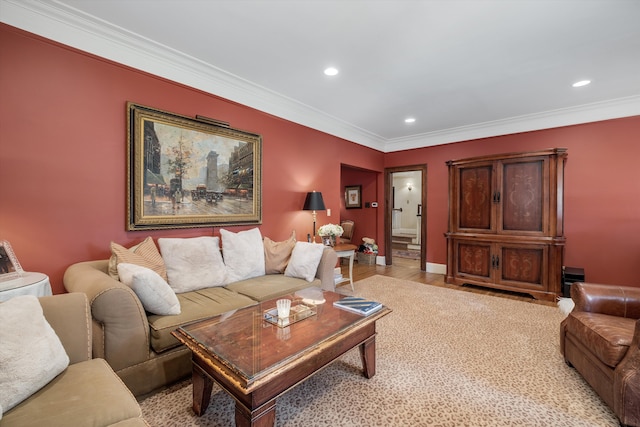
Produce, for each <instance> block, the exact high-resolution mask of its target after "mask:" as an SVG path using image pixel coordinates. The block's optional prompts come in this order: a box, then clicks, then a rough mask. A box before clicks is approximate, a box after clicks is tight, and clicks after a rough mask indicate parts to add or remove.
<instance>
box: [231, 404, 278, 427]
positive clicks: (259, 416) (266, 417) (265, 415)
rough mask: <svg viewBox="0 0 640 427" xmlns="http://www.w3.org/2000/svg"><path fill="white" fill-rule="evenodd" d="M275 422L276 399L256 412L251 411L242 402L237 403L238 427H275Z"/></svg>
mask: <svg viewBox="0 0 640 427" xmlns="http://www.w3.org/2000/svg"><path fill="white" fill-rule="evenodd" d="M275 422H276V399H273V400H272V401H270V402H267V403H266V404H264V405H263V406H262V407H260V409H256V410H255V411H250V410H249V409H248V408H246V407H245V406H244V405H242V404H241V403H240V402H236V427H273V425H274V424H275Z"/></svg>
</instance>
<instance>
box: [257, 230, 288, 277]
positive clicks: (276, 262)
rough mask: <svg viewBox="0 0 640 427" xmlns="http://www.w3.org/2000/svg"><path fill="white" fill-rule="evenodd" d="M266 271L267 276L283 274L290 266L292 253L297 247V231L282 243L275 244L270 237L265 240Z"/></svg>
mask: <svg viewBox="0 0 640 427" xmlns="http://www.w3.org/2000/svg"><path fill="white" fill-rule="evenodd" d="M263 245H264V263H265V266H264V269H265V273H266V274H282V273H284V270H285V269H286V268H287V264H289V259H290V258H291V252H293V248H294V247H295V245H296V231H295V230H293V232H292V233H291V237H289V238H288V239H287V240H283V241H282V242H274V241H273V240H271V239H270V238H268V237H265V238H264V241H263Z"/></svg>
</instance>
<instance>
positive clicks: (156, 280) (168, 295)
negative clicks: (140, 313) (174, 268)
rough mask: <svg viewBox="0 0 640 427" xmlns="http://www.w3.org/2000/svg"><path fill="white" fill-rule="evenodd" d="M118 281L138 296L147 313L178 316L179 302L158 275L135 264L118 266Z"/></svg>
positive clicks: (169, 287)
mask: <svg viewBox="0 0 640 427" xmlns="http://www.w3.org/2000/svg"><path fill="white" fill-rule="evenodd" d="M118 276H119V277H120V281H121V282H122V283H124V284H125V285H127V286H128V287H130V288H131V289H132V290H133V292H135V294H136V295H137V296H138V298H139V299H140V302H141V303H142V306H143V307H144V309H145V310H147V311H148V312H149V313H153V314H160V315H163V316H168V315H174V314H180V301H178V297H177V296H176V293H175V292H173V289H171V286H169V284H168V283H167V282H166V281H165V280H164V279H163V278H162V277H160V275H159V274H158V273H156V272H155V271H153V270H150V269H148V268H146V267H142V266H139V265H136V264H127V263H120V264H118Z"/></svg>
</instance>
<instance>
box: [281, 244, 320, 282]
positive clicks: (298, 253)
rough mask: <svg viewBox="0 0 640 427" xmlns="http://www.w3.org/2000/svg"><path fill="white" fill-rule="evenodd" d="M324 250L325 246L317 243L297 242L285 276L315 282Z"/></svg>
mask: <svg viewBox="0 0 640 427" xmlns="http://www.w3.org/2000/svg"><path fill="white" fill-rule="evenodd" d="M324 248H325V246H324V245H319V244H316V243H308V242H296V245H295V246H294V248H293V252H291V259H289V264H288V265H287V269H286V270H285V271H284V275H285V276H289V277H297V278H299V279H305V280H306V281H307V282H313V279H314V278H315V277H316V272H317V271H318V265H320V260H321V259H322V253H323V252H324Z"/></svg>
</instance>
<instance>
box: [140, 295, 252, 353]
mask: <svg viewBox="0 0 640 427" xmlns="http://www.w3.org/2000/svg"><path fill="white" fill-rule="evenodd" d="M178 300H179V301H180V307H181V308H182V312H181V313H180V314H178V315H177V316H158V315H150V316H149V317H148V320H149V327H150V328H151V347H152V348H153V350H154V351H155V352H156V353H161V352H163V351H165V350H168V349H170V348H173V347H176V346H178V345H179V344H180V343H179V342H178V340H177V339H176V338H175V337H174V336H173V335H171V332H173V331H175V330H176V329H177V328H178V327H180V326H182V325H185V324H187V323H191V322H194V321H197V320H203V319H207V318H209V317H213V316H217V315H219V314H222V313H226V312H228V311H232V310H237V309H239V308H242V307H248V306H251V305H254V304H256V302H255V301H254V300H252V299H251V298H249V297H246V296H244V295H240V294H237V293H235V292H231V291H230V290H228V289H226V288H222V287H213V288H206V289H200V290H197V291H192V292H185V293H181V294H178Z"/></svg>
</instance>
